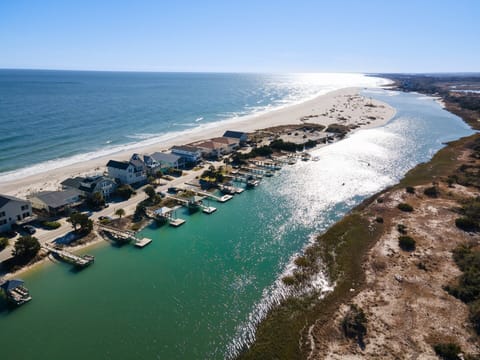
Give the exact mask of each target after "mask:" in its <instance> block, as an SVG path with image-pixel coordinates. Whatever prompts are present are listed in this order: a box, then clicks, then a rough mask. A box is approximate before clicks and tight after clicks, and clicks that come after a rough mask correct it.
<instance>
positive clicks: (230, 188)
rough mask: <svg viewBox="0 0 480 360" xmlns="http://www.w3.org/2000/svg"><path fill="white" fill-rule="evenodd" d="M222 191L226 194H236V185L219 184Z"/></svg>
mask: <svg viewBox="0 0 480 360" xmlns="http://www.w3.org/2000/svg"><path fill="white" fill-rule="evenodd" d="M218 188H219V190H220V192H221V193H222V194H224V195H234V194H235V193H236V190H235V187H233V186H230V185H222V184H221V185H219V186H218Z"/></svg>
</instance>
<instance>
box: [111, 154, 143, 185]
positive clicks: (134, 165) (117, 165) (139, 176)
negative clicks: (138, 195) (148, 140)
mask: <svg viewBox="0 0 480 360" xmlns="http://www.w3.org/2000/svg"><path fill="white" fill-rule="evenodd" d="M107 169H108V175H109V176H110V177H111V178H113V179H116V180H118V181H119V182H120V183H122V184H129V185H130V184H136V183H142V182H145V181H146V180H147V172H146V169H147V168H146V166H145V163H144V162H143V161H142V160H141V159H140V156H139V155H138V154H133V156H132V157H131V158H130V161H116V160H110V161H109V162H108V163H107Z"/></svg>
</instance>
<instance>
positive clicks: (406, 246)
mask: <svg viewBox="0 0 480 360" xmlns="http://www.w3.org/2000/svg"><path fill="white" fill-rule="evenodd" d="M398 245H399V246H400V248H401V249H402V250H404V251H413V250H415V240H413V238H411V237H410V236H405V235H403V236H399V237H398Z"/></svg>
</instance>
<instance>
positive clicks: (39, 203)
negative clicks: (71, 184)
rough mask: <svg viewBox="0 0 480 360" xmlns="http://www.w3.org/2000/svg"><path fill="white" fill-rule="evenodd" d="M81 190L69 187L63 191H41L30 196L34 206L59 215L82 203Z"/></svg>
mask: <svg viewBox="0 0 480 360" xmlns="http://www.w3.org/2000/svg"><path fill="white" fill-rule="evenodd" d="M80 195H81V193H80V191H78V190H76V189H67V190H61V191H41V192H38V193H36V194H33V195H32V196H30V197H29V200H30V202H31V203H32V207H33V208H34V209H36V210H39V211H44V212H47V213H48V214H50V215H58V214H60V213H63V212H65V211H66V210H68V209H70V208H73V207H75V206H78V205H80V204H81V203H82V199H81V197H80Z"/></svg>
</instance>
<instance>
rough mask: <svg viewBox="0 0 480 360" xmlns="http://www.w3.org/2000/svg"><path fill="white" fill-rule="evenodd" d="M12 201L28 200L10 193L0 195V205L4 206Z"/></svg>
mask: <svg viewBox="0 0 480 360" xmlns="http://www.w3.org/2000/svg"><path fill="white" fill-rule="evenodd" d="M10 201H21V202H25V203H26V202H28V201H27V200H23V199H19V198H16V197H15V196H9V195H0V207H3V206H4V205H5V204H7V203H9V202H10Z"/></svg>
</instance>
